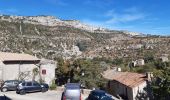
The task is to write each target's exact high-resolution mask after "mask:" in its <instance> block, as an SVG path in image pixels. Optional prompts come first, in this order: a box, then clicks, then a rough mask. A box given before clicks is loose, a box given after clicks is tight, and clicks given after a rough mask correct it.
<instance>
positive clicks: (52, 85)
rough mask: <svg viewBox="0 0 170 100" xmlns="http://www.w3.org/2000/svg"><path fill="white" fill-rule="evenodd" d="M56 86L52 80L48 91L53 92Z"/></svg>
mask: <svg viewBox="0 0 170 100" xmlns="http://www.w3.org/2000/svg"><path fill="white" fill-rule="evenodd" d="M56 87H57V85H56V84H55V80H52V84H51V85H50V90H55V89H56Z"/></svg>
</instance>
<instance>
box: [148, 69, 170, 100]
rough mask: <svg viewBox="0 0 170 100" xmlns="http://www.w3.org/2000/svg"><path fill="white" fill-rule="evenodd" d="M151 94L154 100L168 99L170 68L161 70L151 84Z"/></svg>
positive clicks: (169, 97) (169, 93)
mask: <svg viewBox="0 0 170 100" xmlns="http://www.w3.org/2000/svg"><path fill="white" fill-rule="evenodd" d="M151 87H152V92H153V96H154V99H155V100H169V99H170V68H169V67H167V68H165V69H163V70H162V71H161V73H160V75H157V77H156V78H155V79H154V80H153V82H152V85H151Z"/></svg>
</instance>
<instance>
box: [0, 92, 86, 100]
mask: <svg viewBox="0 0 170 100" xmlns="http://www.w3.org/2000/svg"><path fill="white" fill-rule="evenodd" d="M4 95H5V96H6V98H7V99H2V98H3V97H2V96H4ZM61 95H62V91H47V92H45V93H42V92H36V93H27V94H25V95H20V94H16V92H15V91H8V92H0V100H61ZM85 98H87V95H82V100H85Z"/></svg>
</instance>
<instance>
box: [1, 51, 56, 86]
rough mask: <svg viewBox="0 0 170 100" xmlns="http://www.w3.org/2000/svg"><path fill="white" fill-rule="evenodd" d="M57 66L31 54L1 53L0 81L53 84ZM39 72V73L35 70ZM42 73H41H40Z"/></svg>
mask: <svg viewBox="0 0 170 100" xmlns="http://www.w3.org/2000/svg"><path fill="white" fill-rule="evenodd" d="M55 67H56V64H55V63H54V62H52V61H47V60H45V61H44V60H42V61H41V60H40V59H38V58H37V57H34V56H32V55H29V54H23V53H21V54H19V53H7V52H0V80H3V81H6V80H29V81H30V80H36V81H39V80H40V79H41V78H42V79H44V81H45V82H46V83H48V84H51V82H52V80H53V79H54V78H55ZM35 69H36V70H37V73H36V74H35V72H34V71H33V70H35ZM40 72H41V73H40Z"/></svg>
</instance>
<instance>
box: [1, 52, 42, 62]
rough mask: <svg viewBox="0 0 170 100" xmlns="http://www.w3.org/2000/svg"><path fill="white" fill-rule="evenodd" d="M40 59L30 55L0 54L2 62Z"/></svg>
mask: <svg viewBox="0 0 170 100" xmlns="http://www.w3.org/2000/svg"><path fill="white" fill-rule="evenodd" d="M37 60H39V59H38V58H36V57H34V56H32V55H29V54H22V53H21V54H19V53H8V52H0V61H37Z"/></svg>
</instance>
